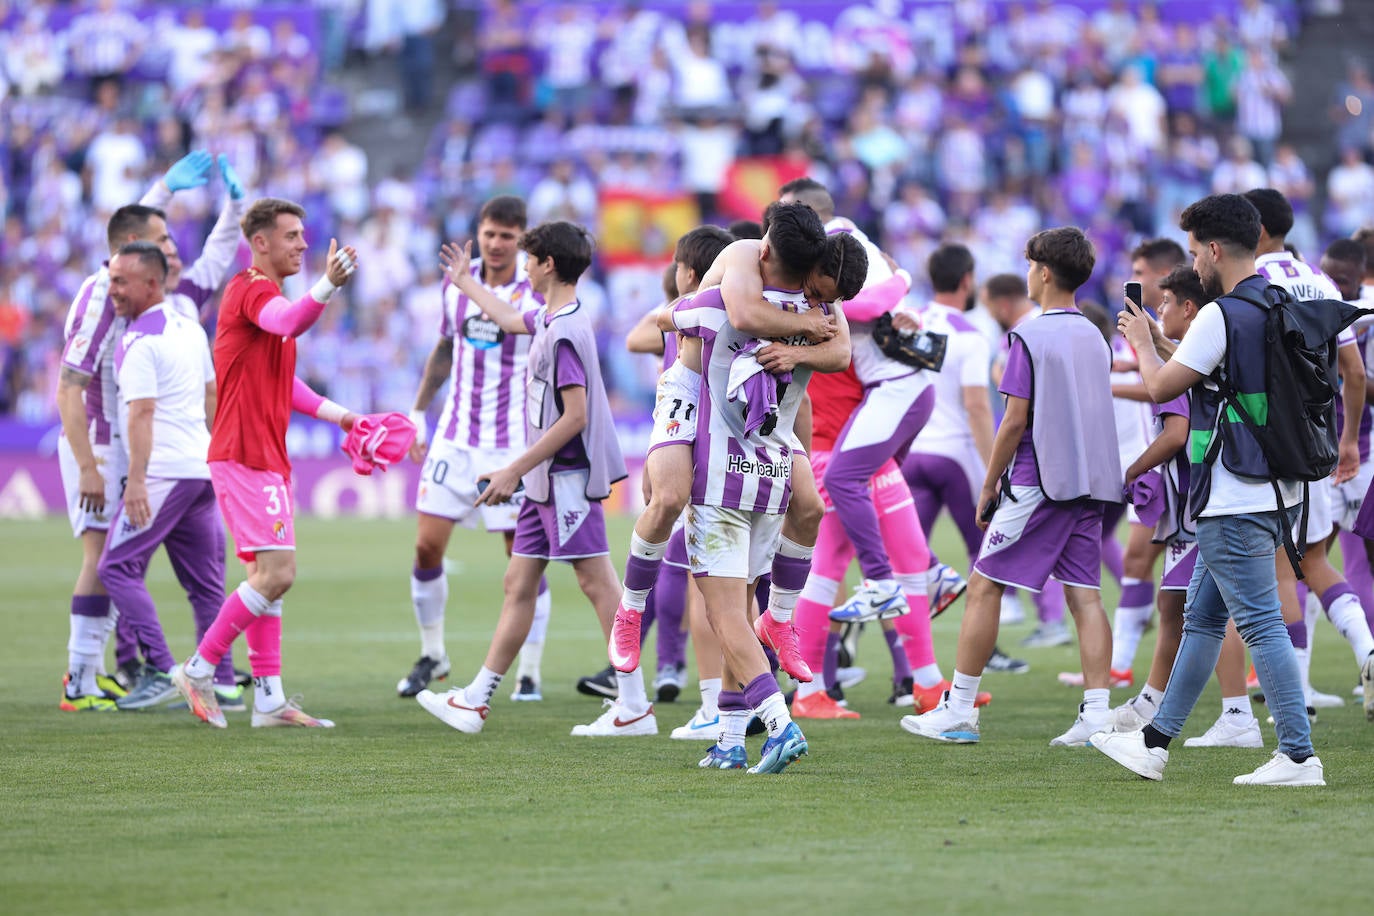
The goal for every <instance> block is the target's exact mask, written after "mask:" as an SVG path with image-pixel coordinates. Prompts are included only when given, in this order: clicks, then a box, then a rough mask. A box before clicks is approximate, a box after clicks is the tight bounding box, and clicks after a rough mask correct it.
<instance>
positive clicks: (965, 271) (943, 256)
mask: <svg viewBox="0 0 1374 916" xmlns="http://www.w3.org/2000/svg"><path fill="white" fill-rule="evenodd" d="M926 272H927V273H929V274H930V285H931V287H932V288H933V289H934V290H935V292H937V293H952V292H954V291H955V290H957V289H958V288H959V284H960V283H962V282H964V277H967V276H968V275H969V274H971V273H973V252H971V251H969V250H968V249H967V248H965V247H964V246H963V245H958V244H953V243H946V244H944V245H941V246H940V247H939V248H936V249H935V250H934V251H932V252H931V253H930V257H929V258H927V259H926Z"/></svg>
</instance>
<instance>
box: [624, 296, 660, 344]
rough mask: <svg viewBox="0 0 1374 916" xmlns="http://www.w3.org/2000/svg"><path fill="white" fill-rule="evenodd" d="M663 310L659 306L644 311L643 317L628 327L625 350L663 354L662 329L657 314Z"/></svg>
mask: <svg viewBox="0 0 1374 916" xmlns="http://www.w3.org/2000/svg"><path fill="white" fill-rule="evenodd" d="M663 311H665V309H664V308H663V307H662V306H659V307H658V308H655V309H653V310H651V311H649V312H646V313H645V314H644V317H643V318H640V319H639V321H637V322H636V323H635V326H634V327H633V328H630V333H629V334H626V335H625V349H626V350H629V351H630V352H631V353H649V354H652V355H653V356H662V355H663V350H664V345H663V330H662V328H661V327H660V326H659V321H660V318H659V316H660V314H661V313H662V312H663Z"/></svg>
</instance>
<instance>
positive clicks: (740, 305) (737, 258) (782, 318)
mask: <svg viewBox="0 0 1374 916" xmlns="http://www.w3.org/2000/svg"><path fill="white" fill-rule="evenodd" d="M762 250H763V244H762V243H761V242H760V241H759V240H757V239H741V240H739V241H738V242H735V243H733V244H731V245H729V246H728V247H727V248H726V249H725V250H724V251H722V252H721V253H720V255H719V256H718V257H717V258H716V260H715V263H713V264H712V265H711V269H710V270H708V271H706V276H705V277H703V278H702V281H701V286H700V287H699V288H700V289H706V288H708V287H711V286H719V287H720V295H721V299H722V300H723V301H724V303H725V313H726V315H727V316H729V318H730V324H731V325H733V326H734V328H735V329H736V330H737V331H741V332H743V333H745V334H749V335H752V336H754V337H759V338H785V337H802V336H804V337H805V338H806V339H807V340H809V341H811V342H812V343H817V344H818V343H823V342H824V341H827V340H829V339H830V338H832V337H834V336H835V334H837V333H838V328H837V326H836V323H835V322H834V321H832V320H831V319H830V318H829V317H828V316H826V315H825V314H824V313H823V312H821V310H820V309H811V310H810V311H807V312H803V313H801V314H798V313H796V312H786V311H783V310H782V309H780V308H778V307H777V305H776V304H774V303H772V302H769V301H768V300H767V299H765V298H763V272H762V270H761V269H760V266H759V259H760V255H761V253H762Z"/></svg>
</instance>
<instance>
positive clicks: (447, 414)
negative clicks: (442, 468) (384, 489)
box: [435, 256, 540, 451]
mask: <svg viewBox="0 0 1374 916" xmlns="http://www.w3.org/2000/svg"><path fill="white" fill-rule="evenodd" d="M472 275H473V276H474V277H478V278H479V279H480V278H481V276H482V264H481V261H479V260H474V261H473V262H472ZM487 289H489V290H491V291H492V293H494V294H495V295H496V296H498V297H499V298H501V299H502V300H503V301H505V302H508V303H510V305H511V307H512V308H516V309H519V310H520V311H522V312H524V311H530V310H532V309H537V308H539V305H540V303H539V300H538V298H537V297H536V296H535V294H534V291H533V290H532V289H531V288H530V281H529V278H528V277H526V275H525V264H524V258H523V256H522V257H521V259H520V261H519V262H518V263H517V265H516V268H515V277H514V278H513V279H512V280H511V282H510V283H508V284H506V285H505V286H489V287H487ZM442 295H443V297H444V313H443V318H442V319H441V322H440V327H439V333H440V334H442V335H443V336H445V337H449V338H452V339H453V371H452V374H451V375H450V377H449V393H448V400H447V401H445V403H444V410H443V412H442V413H441V414H440V415H439V425H438V426H437V427H436V431H435V435H436V436H442V437H443V438H445V439H447V440H449V441H450V442H453V443H454V444H456V445H461V446H466V447H469V448H501V449H507V448H512V449H517V450H519V451H523V450H524V449H525V365H526V362H527V360H528V357H529V350H530V335H528V334H507V333H506V332H505V331H504V330H502V329H501V327H500V326H499V325H498V324H497V323H496V322H494V321H492V320H491V319H490V318H488V317H487V315H486V313H484V312H483V311H482V310H481V309H480V308H478V307H477V305H475V304H474V303H473V302H472V300H470V299H469V298H468V297H467V296H464V295H463V294H462V293H460V292H459V291H458V288H457V287H456V286H453V285H452V284H450V283H449V282H448V281H447V280H445V281H444V285H443V293H442Z"/></svg>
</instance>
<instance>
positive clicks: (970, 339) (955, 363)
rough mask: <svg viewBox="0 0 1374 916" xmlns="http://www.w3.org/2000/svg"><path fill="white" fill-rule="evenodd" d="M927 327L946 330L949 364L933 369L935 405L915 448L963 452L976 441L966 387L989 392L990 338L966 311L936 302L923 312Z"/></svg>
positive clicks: (936, 452) (929, 452) (941, 452)
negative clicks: (965, 404)
mask: <svg viewBox="0 0 1374 916" xmlns="http://www.w3.org/2000/svg"><path fill="white" fill-rule="evenodd" d="M921 325H922V327H924V328H925V329H926V330H927V331H933V332H935V333H937V334H945V335H947V336H948V338H949V339H948V341H947V342H946V344H945V364H944V366H943V367H941V369H940V371H939V372H936V373H932V374H933V376H934V379H935V381H934V384H935V408H934V410H932V411H931V414H930V419H929V420H928V421H926V425H925V426H924V427H923V428H922V429H921V431H920V433H918V434H917V436H916V441H915V442H913V443H912V445H911V450H912V451H913V452H920V453H922V454H927V455H947V456H962V455H963V454H964V453H965V451H966V450H967V449H968V448H969V447H970V446H972V445H973V444H974V442H973V431H972V430H971V429H970V428H969V423H968V409H967V408H965V407H964V389H965V388H977V389H979V391H980V392H982V393H983V396H984V397H986V396H987V389H988V366H989V364H990V362H991V356H990V354H989V346H988V340H987V338H986V337H984V336H983V334H982V332H981V331H979V330H978V329H977V328H976V327H974V326H973V325H972V324H971V323H970V322H969V320H968V317H967V316H966V314H965V313H964V312H961V311H959V310H958V309H953V308H950V307H949V306H947V305H942V304H941V303H939V302H932V303H930V304H929V305H927V306H926V308H925V311H923V312H922V313H921Z"/></svg>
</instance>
